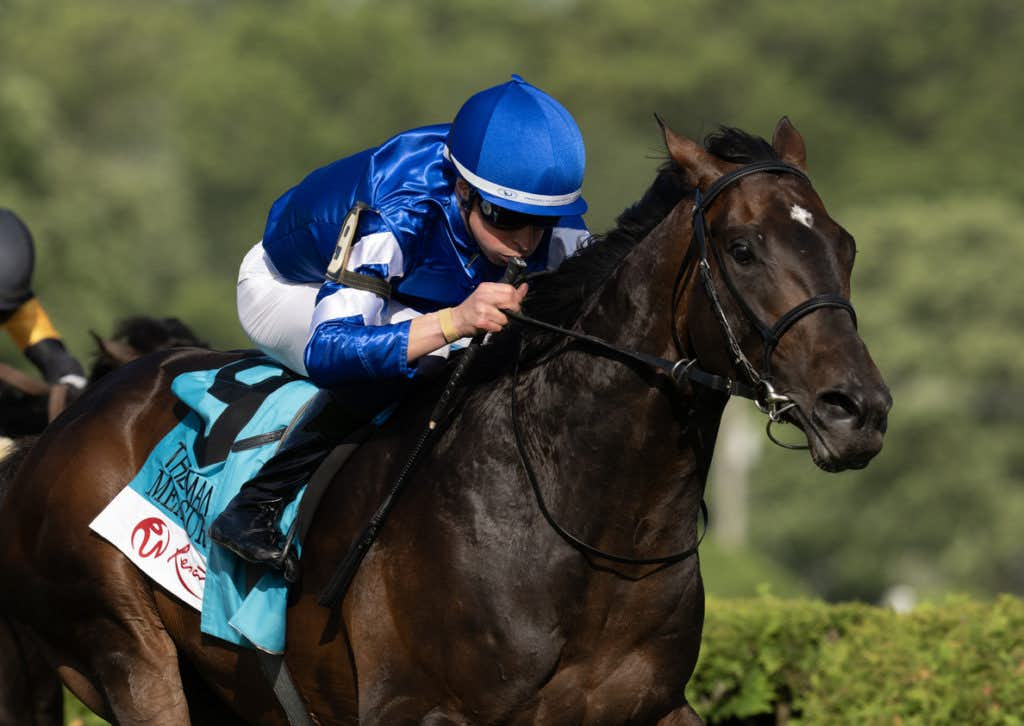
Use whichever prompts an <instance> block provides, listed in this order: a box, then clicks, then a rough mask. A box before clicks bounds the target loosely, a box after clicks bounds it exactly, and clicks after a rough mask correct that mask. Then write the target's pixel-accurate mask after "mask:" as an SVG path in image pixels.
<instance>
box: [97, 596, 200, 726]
mask: <svg viewBox="0 0 1024 726" xmlns="http://www.w3.org/2000/svg"><path fill="white" fill-rule="evenodd" d="M154 617H155V614H154ZM147 621H148V622H147ZM97 625H99V624H97ZM97 630H98V631H99V632H97V633H96V638H95V639H94V641H93V642H95V643H103V644H104V645H103V647H102V649H101V650H99V651H97V652H96V653H95V654H94V655H93V657H92V659H91V663H90V665H91V669H90V670H91V671H92V675H93V677H94V678H95V684H96V686H98V687H99V689H100V690H101V691H102V693H103V695H104V697H105V699H106V701H107V703H108V704H109V707H110V710H111V712H112V713H113V716H114V721H116V722H117V723H118V724H120V725H121V726H128V725H129V724H139V726H142V724H160V726H188V725H189V724H190V723H191V722H190V720H189V713H188V703H187V702H186V700H185V691H184V689H183V688H182V684H181V675H180V673H179V672H178V652H177V649H176V648H175V646H174V643H173V641H171V638H170V636H169V635H168V634H167V632H166V631H165V630H164V629H163V626H162V625H160V624H159V623H157V622H153V621H152V620H149V618H140V619H138V620H132V619H127V620H120V621H117V622H112V623H107V624H104V625H100V626H99V627H98V628H97Z"/></svg>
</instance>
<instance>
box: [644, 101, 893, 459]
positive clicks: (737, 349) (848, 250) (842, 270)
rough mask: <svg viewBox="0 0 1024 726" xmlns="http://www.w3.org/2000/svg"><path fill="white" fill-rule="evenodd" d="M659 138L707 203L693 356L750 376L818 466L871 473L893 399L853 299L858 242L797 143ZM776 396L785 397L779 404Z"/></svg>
mask: <svg viewBox="0 0 1024 726" xmlns="http://www.w3.org/2000/svg"><path fill="white" fill-rule="evenodd" d="M664 133H665V142H666V145H667V147H668V150H669V154H670V155H671V157H672V159H673V161H674V162H675V163H676V164H677V165H678V166H679V168H680V169H681V170H682V172H683V173H684V174H685V175H686V176H687V177H688V179H689V181H690V183H692V184H693V185H694V186H695V187H696V188H697V189H699V190H700V192H701V193H702V195H703V197H704V199H703V202H701V203H700V204H698V208H697V212H698V213H697V214H695V215H694V218H693V221H694V236H693V239H692V242H691V247H692V249H691V252H690V254H691V255H693V256H694V257H693V258H692V259H694V260H695V261H696V262H697V264H696V265H695V266H694V268H693V269H695V270H697V271H698V272H697V276H698V277H699V276H700V275H701V267H702V265H703V267H704V272H703V274H704V277H705V278H706V279H703V280H700V279H698V280H696V282H695V284H694V285H693V286H692V290H691V293H690V296H689V300H690V301H691V302H690V305H689V306H688V310H687V327H688V330H689V337H690V344H691V345H692V346H693V347H694V349H695V352H696V354H697V357H698V358H699V359H700V360H701V361H702V364H703V365H705V366H707V367H708V368H710V369H712V370H718V371H721V372H723V373H726V374H727V375H730V376H733V377H736V378H738V379H739V380H751V379H753V381H752V382H754V383H757V384H758V385H759V387H760V389H761V394H762V396H765V397H768V399H769V400H764V399H762V403H763V404H768V405H767V407H768V408H770V409H771V410H772V412H773V413H775V415H780V416H782V417H784V418H786V419H787V420H789V421H791V422H793V423H795V424H797V425H798V426H800V428H801V429H803V431H804V433H805V434H806V436H807V440H808V444H809V447H810V451H811V456H812V458H813V459H814V462H815V463H816V464H817V465H818V466H820V467H821V468H822V469H825V470H827V471H839V470H841V469H848V468H860V467H863V466H865V465H866V464H867V462H868V461H869V460H870V459H871V458H872V457H873V456H874V455H875V454H877V453H878V452H879V451H880V450H881V448H882V439H883V435H884V433H885V429H886V419H887V415H888V412H889V408H890V407H891V405H892V398H891V396H890V395H889V390H888V389H887V388H886V386H885V383H884V382H883V380H882V376H881V374H880V373H879V371H878V368H877V367H876V366H875V364H874V362H873V361H872V360H871V356H870V355H869V354H868V351H867V348H866V347H865V345H864V342H863V340H861V338H860V335H858V333H857V325H856V319H855V316H854V314H853V308H852V307H850V306H849V303H848V302H847V301H848V299H849V296H850V273H851V271H852V269H853V261H854V255H855V253H856V247H855V243H854V240H853V237H852V236H851V235H850V234H849V233H848V232H847V231H846V230H845V229H843V227H842V226H840V225H839V224H838V223H836V222H835V221H834V220H833V219H832V218H831V217H830V216H829V214H828V212H826V211H825V207H824V205H823V204H822V201H821V199H820V198H819V197H818V195H817V193H815V191H814V189H813V187H812V186H811V184H810V182H809V181H808V179H807V178H806V176H805V175H804V172H805V171H806V152H805V148H804V142H803V139H802V138H801V136H800V134H799V133H798V132H797V130H796V129H795V128H794V127H793V125H792V124H791V123H790V122H789V120H788V119H786V118H783V119H782V120H781V121H779V124H778V126H777V127H776V129H775V134H774V136H773V138H772V143H771V146H770V147H769V146H768V144H767V143H765V142H764V141H763V140H760V139H756V138H755V137H749V136H747V135H745V134H742V132H736V131H734V130H732V129H726V130H723V133H722V135H720V136H719V137H717V138H716V139H714V140H713V141H712V143H710V144H709V145H708V149H705V148H703V147H701V146H700V145H698V144H697V143H695V142H693V141H691V140H689V139H685V138H683V137H680V136H678V135H676V134H675V133H674V132H673V131H672V130H671V129H669V128H667V127H665V128H664ZM752 164H753V165H758V164H760V167H758V168H760V169H761V170H757V169H755V168H754V166H752ZM763 167H767V168H763ZM730 174H733V175H734V176H732V177H728V175H730ZM701 210H703V219H706V225H705V224H704V222H703V221H702V216H701V214H700V211H701ZM702 225H703V229H705V230H706V235H702V234H701V227H702ZM701 248H703V252H704V254H703V259H704V262H703V263H701V262H700V261H701V258H702V249H701ZM715 298H717V300H718V301H719V302H717V303H716V301H715ZM730 339H731V341H732V342H730ZM772 392H774V393H775V394H780V395H779V397H778V398H776V399H775V402H773V401H772V400H771V398H770V397H771V394H772ZM789 402H792V403H793V404H795V405H794V406H790V407H789V408H788V409H786V410H785V412H784V413H781V411H782V410H783V409H784V408H785V406H786V405H788V404H789ZM780 403H781V404H782V406H779V405H778V404H780Z"/></svg>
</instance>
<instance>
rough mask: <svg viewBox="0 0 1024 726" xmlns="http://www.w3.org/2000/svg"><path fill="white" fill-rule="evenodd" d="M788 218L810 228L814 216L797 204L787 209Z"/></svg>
mask: <svg viewBox="0 0 1024 726" xmlns="http://www.w3.org/2000/svg"><path fill="white" fill-rule="evenodd" d="M789 218H790V219H795V220H796V221H797V222H799V223H800V224H802V225H803V226H805V227H810V226H811V225H812V224H814V215H813V214H811V213H810V212H808V211H807V210H806V209H804V208H803V207H801V206H800V205H799V204H794V205H793V206H792V207H790V208H789Z"/></svg>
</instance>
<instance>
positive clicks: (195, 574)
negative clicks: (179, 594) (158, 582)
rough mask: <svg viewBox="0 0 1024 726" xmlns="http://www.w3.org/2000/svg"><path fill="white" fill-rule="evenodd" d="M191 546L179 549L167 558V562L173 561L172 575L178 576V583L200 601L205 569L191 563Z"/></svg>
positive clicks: (187, 545)
mask: <svg viewBox="0 0 1024 726" xmlns="http://www.w3.org/2000/svg"><path fill="white" fill-rule="evenodd" d="M191 550H192V545H191V544H186V545H184V546H182V547H179V548H178V550H177V552H175V553H174V554H172V555H171V556H170V557H168V558H167V559H168V561H170V560H174V574H176V575H177V576H178V582H180V583H181V586H182V587H183V588H185V589H186V590H187V591H188V592H189V594H190V595H192V596H194V597H197V598H200V599H202V597H203V595H202V585H203V583H204V582H206V568H204V567H203V566H202V565H199V564H198V563H195V562H193V561H192V558H191V557H190V556H189V552H190V551H191Z"/></svg>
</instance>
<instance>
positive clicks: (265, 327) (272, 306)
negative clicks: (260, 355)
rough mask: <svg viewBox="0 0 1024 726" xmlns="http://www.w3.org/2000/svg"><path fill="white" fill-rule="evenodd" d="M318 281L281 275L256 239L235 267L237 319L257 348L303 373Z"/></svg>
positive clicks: (318, 285)
mask: <svg viewBox="0 0 1024 726" xmlns="http://www.w3.org/2000/svg"><path fill="white" fill-rule="evenodd" d="M320 285H321V283H318V282H310V283H296V282H291V281H289V280H286V279H285V278H283V277H281V275H280V273H278V271H277V269H276V268H275V267H274V263H273V262H271V261H270V258H269V257H267V255H266V253H265V252H264V251H263V243H262V242H259V243H257V244H256V246H255V247H253V248H252V249H251V250H249V252H248V254H246V256H245V259H243V260H242V266H241V267H240V268H239V270H238V294H237V297H238V320H239V321H240V322H241V323H242V330H244V331H245V334H246V335H247V336H249V340H251V341H252V342H253V345H255V346H256V347H257V348H259V349H260V350H262V351H263V352H264V353H266V354H267V355H269V356H270V357H271V358H273V359H274V360H277V361H279V362H281V363H284V364H285V365H286V366H288V367H289V368H291V369H292V370H293V371H295V372H296V373H298V374H300V375H303V376H304V375H306V364H305V363H304V362H303V359H304V357H305V356H304V354H305V350H306V341H307V340H308V339H309V333H310V330H309V326H310V323H311V321H312V320H313V308H314V307H316V296H317V293H318V292H319V291H320Z"/></svg>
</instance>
